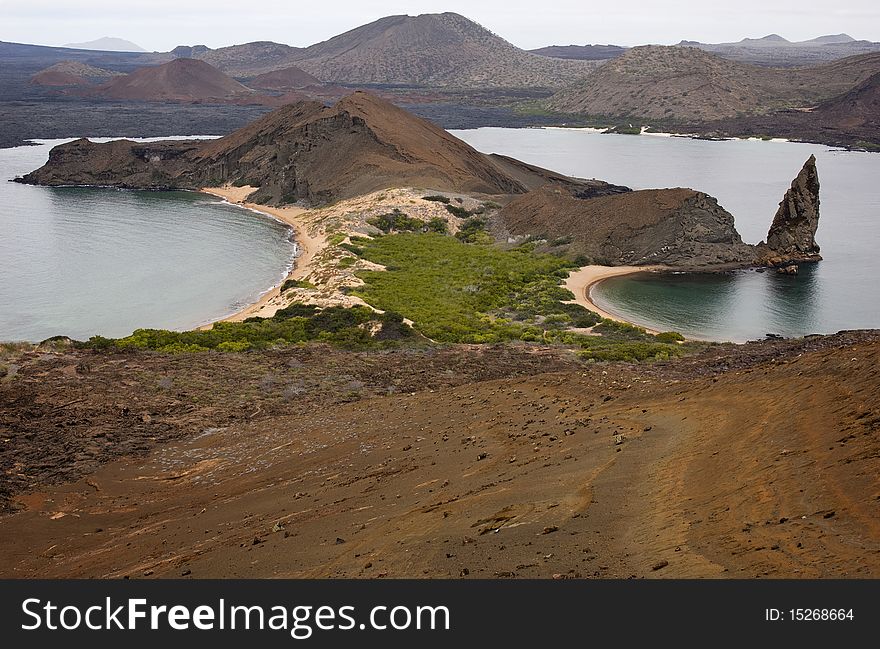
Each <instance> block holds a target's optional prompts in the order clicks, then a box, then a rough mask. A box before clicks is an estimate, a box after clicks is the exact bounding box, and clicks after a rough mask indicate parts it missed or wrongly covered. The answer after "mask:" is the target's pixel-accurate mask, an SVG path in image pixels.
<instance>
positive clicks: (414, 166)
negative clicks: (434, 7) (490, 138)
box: [199, 92, 524, 203]
mask: <svg viewBox="0 0 880 649" xmlns="http://www.w3.org/2000/svg"><path fill="white" fill-rule="evenodd" d="M199 158H200V160H201V163H202V164H203V165H204V173H206V174H207V177H208V178H212V177H213V174H214V173H217V174H219V176H218V177H217V180H223V181H225V180H233V179H241V180H243V181H248V182H249V184H252V185H258V186H259V187H260V189H259V190H258V191H257V193H256V195H255V196H254V200H256V201H257V202H267V203H278V202H292V201H295V200H299V199H305V200H308V201H310V202H317V203H322V202H326V201H330V200H336V199H339V198H347V197H352V196H357V195H360V194H365V193H368V192H371V191H374V190H377V189H383V188H386V187H392V186H417V187H432V188H441V189H450V190H458V191H467V192H481V193H487V194H507V193H517V192H521V191H523V190H524V189H523V187H522V186H521V185H520V184H519V183H518V182H516V181H514V180H513V179H511V178H509V177H508V176H507V175H505V174H504V173H503V172H502V171H501V170H499V169H498V168H497V167H496V166H495V165H494V164H493V163H492V162H491V161H490V160H489V159H488V158H487V157H486V156H484V155H483V154H481V153H478V152H477V151H475V150H474V149H473V148H471V147H470V146H469V145H467V144H465V143H464V142H462V141H461V140H459V139H458V138H456V137H454V136H452V135H450V134H449V133H447V132H446V131H444V130H443V129H441V128H439V127H437V126H435V125H433V124H432V123H430V122H428V121H426V120H423V119H420V118H418V117H415V116H414V115H412V114H411V113H408V112H406V111H405V110H403V109H400V108H397V107H396V106H394V105H393V104H391V103H389V102H387V101H385V100H382V99H380V98H378V97H376V96H375V95H372V94H369V93H364V92H357V93H354V94H352V95H349V96H348V97H346V98H344V99H342V100H340V101H339V102H337V103H336V104H335V105H334V106H332V107H325V106H323V105H321V104H318V103H314V102H302V103H298V104H292V105H290V106H287V107H284V108H282V109H280V110H278V111H276V112H274V113H271V114H269V115H267V116H266V117H264V118H262V119H260V120H258V121H256V122H255V123H254V124H251V125H250V126H248V127H246V128H244V129H241V130H240V131H237V132H235V133H233V134H232V135H229V136H227V137H225V138H221V139H219V140H216V141H214V142H209V143H207V144H206V145H205V147H204V148H203V149H202V150H201V152H200V155H199ZM251 181H253V182H251Z"/></svg>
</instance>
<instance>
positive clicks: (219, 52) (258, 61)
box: [194, 41, 302, 77]
mask: <svg viewBox="0 0 880 649" xmlns="http://www.w3.org/2000/svg"><path fill="white" fill-rule="evenodd" d="M301 51H302V49H301V48H298V47H291V46H290V45H283V44H281V43H273V42H271V41H257V42H255V43H245V44H243V45H230V46H229V47H220V48H217V49H216V50H210V49H206V50H204V51H200V52H198V53H194V58H197V59H199V60H201V61H205V62H206V63H210V64H211V65H213V66H214V67H215V68H217V69H219V70H222V71H223V72H225V73H226V74H229V75H232V76H235V77H249V76H254V75H258V74H262V73H264V72H269V71H272V70H278V69H281V68H285V67H288V66H290V65H291V64H292V61H293V59H294V58H295V57H296V55H297V54H298V53H299V52H301Z"/></svg>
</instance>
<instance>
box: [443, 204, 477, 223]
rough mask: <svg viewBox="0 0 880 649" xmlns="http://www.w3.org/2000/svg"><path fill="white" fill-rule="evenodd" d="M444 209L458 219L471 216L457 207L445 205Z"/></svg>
mask: <svg viewBox="0 0 880 649" xmlns="http://www.w3.org/2000/svg"><path fill="white" fill-rule="evenodd" d="M446 209H447V210H449V212H450V214H452V215H454V216H457V217H458V218H460V219H466V218H467V217H469V216H471V212H469V211H467V210H466V209H464V208H463V207H460V206H458V205H451V204H450V203H447V204H446Z"/></svg>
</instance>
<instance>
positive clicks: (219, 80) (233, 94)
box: [95, 59, 254, 102]
mask: <svg viewBox="0 0 880 649" xmlns="http://www.w3.org/2000/svg"><path fill="white" fill-rule="evenodd" d="M95 94H96V95H97V96H99V97H104V98H106V99H129V100H138V101H182V102H199V101H212V100H214V101H216V100H227V101H228V100H235V99H241V98H245V97H248V96H249V95H252V94H254V92H253V91H252V90H251V89H250V88H247V87H245V86H243V85H242V84H240V83H239V82H238V81H236V80H235V79H233V78H232V77H229V76H227V75H225V74H223V73H222V72H220V70H218V69H217V68H215V67H213V66H212V65H210V64H208V63H205V62H204V61H198V60H196V59H174V60H173V61H171V62H169V63H165V64H163V65H156V66H150V67H146V68H141V69H139V70H136V71H134V72H132V73H131V74H128V75H126V76H124V77H119V78H118V79H114V80H113V81H111V82H110V83H108V84H105V85H104V86H102V87H101V88H99V89H98V90H96V92H95Z"/></svg>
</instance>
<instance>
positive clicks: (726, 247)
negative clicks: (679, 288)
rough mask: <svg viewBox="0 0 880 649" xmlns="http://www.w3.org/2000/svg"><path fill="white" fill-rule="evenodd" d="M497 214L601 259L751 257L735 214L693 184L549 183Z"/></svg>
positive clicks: (513, 228)
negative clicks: (582, 191) (588, 186)
mask: <svg viewBox="0 0 880 649" xmlns="http://www.w3.org/2000/svg"><path fill="white" fill-rule="evenodd" d="M499 218H500V220H501V224H502V226H503V227H504V229H505V230H506V231H507V232H509V233H510V234H513V235H518V236H532V237H543V238H547V239H555V238H558V237H570V238H571V239H572V241H571V243H570V244H569V247H568V251H569V253H571V254H573V255H586V256H587V257H589V258H591V259H592V260H593V261H594V262H598V263H607V264H621V263H622V264H667V265H677V266H681V265H687V266H705V265H713V264H738V263H743V262H748V261H750V260H752V259H753V258H754V251H753V250H752V247H751V246H749V245H747V244H744V243H743V242H742V239H741V238H740V236H739V234H738V233H737V231H736V228H735V227H734V220H733V216H732V215H731V214H730V213H729V212H727V211H726V210H725V209H724V208H722V207H721V206H719V205H718V202H717V201H716V200H715V199H714V198H712V197H711V196H708V195H707V194H704V193H702V192H697V191H694V190H692V189H681V188H678V189H646V190H641V191H633V192H626V193H617V194H612V195H606V196H597V197H594V196H587V197H586V198H580V197H578V196H575V195H573V194H572V193H571V192H570V191H568V190H567V189H565V188H560V187H554V186H550V185H547V186H545V187H542V188H540V189H537V190H535V191H532V192H529V193H528V194H525V195H524V196H520V197H517V198H515V199H514V200H513V201H511V202H510V203H509V204H508V205H506V206H505V207H504V209H503V210H502V211H501V213H500V215H499Z"/></svg>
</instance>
